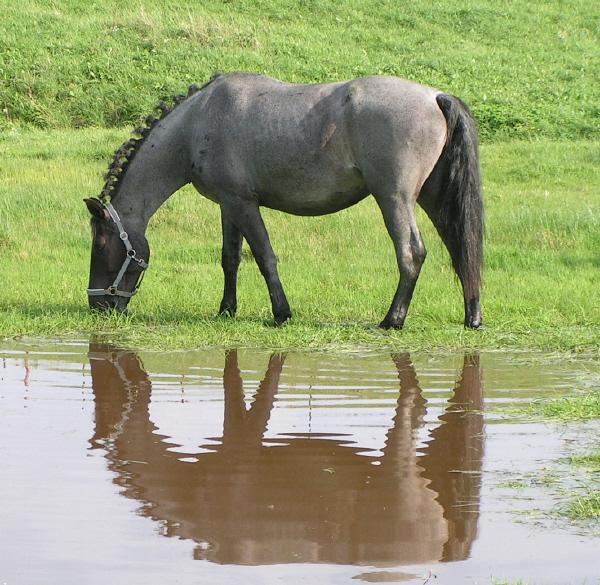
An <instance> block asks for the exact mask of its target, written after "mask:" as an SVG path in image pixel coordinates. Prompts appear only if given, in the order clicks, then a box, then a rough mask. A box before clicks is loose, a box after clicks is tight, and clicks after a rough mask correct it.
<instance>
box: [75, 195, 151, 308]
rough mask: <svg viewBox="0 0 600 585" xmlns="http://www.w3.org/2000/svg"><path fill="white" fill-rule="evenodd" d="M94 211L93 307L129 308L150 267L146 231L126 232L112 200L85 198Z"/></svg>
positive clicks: (91, 297)
mask: <svg viewBox="0 0 600 585" xmlns="http://www.w3.org/2000/svg"><path fill="white" fill-rule="evenodd" d="M84 201H85V204H86V205H87V208H88V210H89V211H90V213H91V214H92V222H91V223H92V258H91V263H90V281H89V288H88V290H87V293H88V300H89V304H90V307H91V308H92V309H100V310H105V309H116V310H118V311H120V312H125V311H126V310H127V304H128V303H129V300H130V299H131V297H132V296H133V295H134V294H135V293H136V292H137V289H138V287H139V285H140V282H141V279H142V276H143V273H144V270H145V269H146V268H148V260H149V258H150V248H149V246H148V241H147V240H146V237H145V236H144V234H143V233H141V232H138V231H135V230H131V229H130V230H129V231H125V228H124V227H123V224H122V223H121V219H120V218H119V215H118V214H117V212H116V211H115V209H114V207H113V206H112V205H111V204H110V203H103V202H102V201H100V200H99V199H84Z"/></svg>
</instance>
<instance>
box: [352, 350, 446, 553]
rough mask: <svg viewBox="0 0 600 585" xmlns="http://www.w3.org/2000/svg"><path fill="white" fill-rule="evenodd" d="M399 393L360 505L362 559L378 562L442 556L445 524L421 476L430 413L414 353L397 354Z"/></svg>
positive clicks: (358, 509)
mask: <svg viewBox="0 0 600 585" xmlns="http://www.w3.org/2000/svg"><path fill="white" fill-rule="evenodd" d="M392 360H393V362H394V364H395V366H396V370H397V372H398V379H399V382H400V391H399V393H398V399H397V402H396V409H395V413H394V418H393V423H392V425H391V427H390V429H389V431H388V432H387V435H386V439H385V446H384V447H383V449H382V451H383V455H382V456H381V457H380V458H379V463H380V465H378V466H373V467H372V468H371V469H372V471H371V472H370V475H371V478H370V480H369V482H368V486H367V488H366V489H365V490H363V492H362V493H361V500H362V501H361V502H359V504H358V505H357V507H356V510H357V514H358V516H359V526H360V531H361V539H362V544H361V546H362V547H363V549H364V552H363V554H364V559H365V560H368V561H369V562H373V563H377V562H381V563H390V562H394V563H398V564H403V563H410V564H413V563H421V562H431V561H436V560H438V559H439V558H441V556H442V551H443V547H444V543H445V541H446V539H447V531H446V523H445V522H444V520H443V514H442V509H441V506H440V505H439V504H438V503H437V502H436V494H435V493H434V492H433V491H431V490H430V489H428V487H427V484H428V482H427V480H426V479H424V478H423V477H421V471H422V469H421V468H420V467H419V465H418V459H417V453H416V438H417V430H418V429H419V428H420V427H421V426H422V425H423V419H424V417H425V414H426V409H425V404H426V402H425V400H424V398H423V396H422V393H421V389H420V387H419V383H418V380H417V375H416V372H415V369H414V367H413V365H412V362H411V359H410V355H409V354H407V353H403V354H394V355H392Z"/></svg>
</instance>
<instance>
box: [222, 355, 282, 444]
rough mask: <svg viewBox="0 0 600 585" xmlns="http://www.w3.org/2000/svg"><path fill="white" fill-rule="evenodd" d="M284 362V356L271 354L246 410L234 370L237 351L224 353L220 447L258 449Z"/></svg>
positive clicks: (236, 362)
mask: <svg viewBox="0 0 600 585" xmlns="http://www.w3.org/2000/svg"><path fill="white" fill-rule="evenodd" d="M284 362H285V354H280V353H274V354H272V355H271V357H270V358H269V365H268V366H267V371H266V373H265V376H264V378H263V379H262V381H261V383H260V384H259V386H258V389H257V390H256V394H255V395H254V400H253V402H252V404H251V405H250V408H249V409H248V410H246V403H245V402H244V386H243V382H242V378H241V375H240V370H239V367H238V356H237V351H235V350H232V351H227V352H226V353H225V368H224V370H223V387H224V391H225V416H224V420H223V448H224V449H228V448H229V447H232V448H235V449H237V448H238V447H239V446H240V444H243V446H244V447H246V448H247V447H250V446H254V447H260V445H261V443H262V439H263V436H264V434H265V431H266V430H267V424H268V422H269V418H270V416H271V410H272V409H273V404H274V402H275V395H276V394H277V390H278V387H279V378H280V376H281V370H282V369H283V364H284Z"/></svg>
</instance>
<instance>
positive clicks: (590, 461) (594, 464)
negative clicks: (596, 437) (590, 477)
mask: <svg viewBox="0 0 600 585" xmlns="http://www.w3.org/2000/svg"><path fill="white" fill-rule="evenodd" d="M569 462H570V463H571V464H572V465H579V466H582V467H587V468H589V470H590V471H592V472H600V450H598V451H594V452H591V453H586V454H585V455H573V456H572V457H570V458H569Z"/></svg>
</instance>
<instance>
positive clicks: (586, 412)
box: [535, 389, 600, 420]
mask: <svg viewBox="0 0 600 585" xmlns="http://www.w3.org/2000/svg"><path fill="white" fill-rule="evenodd" d="M535 409H536V410H537V411H538V412H539V413H540V414H541V415H542V416H543V417H545V418H549V419H559V420H580V419H590V418H600V389H594V390H591V391H587V392H583V393H581V394H578V395H575V396H568V397H562V398H557V399H554V400H549V401H548V402H544V403H542V404H541V405H538V406H536V407H535Z"/></svg>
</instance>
